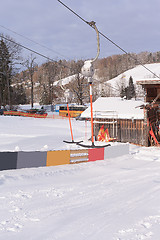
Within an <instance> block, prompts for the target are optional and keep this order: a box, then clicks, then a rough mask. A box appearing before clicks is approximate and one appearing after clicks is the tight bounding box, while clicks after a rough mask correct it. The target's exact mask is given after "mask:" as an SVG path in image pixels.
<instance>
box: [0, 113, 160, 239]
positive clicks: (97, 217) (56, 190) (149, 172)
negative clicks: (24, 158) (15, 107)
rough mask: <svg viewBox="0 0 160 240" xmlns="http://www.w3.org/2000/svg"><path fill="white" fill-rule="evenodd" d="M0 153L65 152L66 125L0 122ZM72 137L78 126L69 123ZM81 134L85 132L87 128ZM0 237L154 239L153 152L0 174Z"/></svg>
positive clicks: (158, 165) (135, 150) (158, 223)
mask: <svg viewBox="0 0 160 240" xmlns="http://www.w3.org/2000/svg"><path fill="white" fill-rule="evenodd" d="M0 123H1V124H0V142H1V143H0V150H1V151H4V150H10V151H15V150H16V149H20V150H25V151H27V150H28V151H29V150H45V149H46V150H53V149H60V148H63V149H65V148H67V146H66V145H65V144H64V143H63V140H64V139H65V140H66V139H68V140H69V139H70V133H69V126H68V121H66V120H53V119H32V118H19V117H3V116H2V117H0ZM73 129H74V134H75V137H76V139H79V138H81V137H83V138H84V137H85V124H84V122H77V121H73ZM88 134H89V130H88ZM0 239H1V240H6V239H7V240H21V239H23V240H30V239H31V240H32V239H33V240H144V239H146V240H148V239H152V240H160V149H159V148H156V147H152V148H145V147H137V146H134V145H130V154H129V155H125V156H123V157H119V158H114V159H106V160H104V161H97V162H90V163H81V164H79V165H78V164H77V165H63V166H54V167H43V168H33V169H19V170H10V171H1V172H0Z"/></svg>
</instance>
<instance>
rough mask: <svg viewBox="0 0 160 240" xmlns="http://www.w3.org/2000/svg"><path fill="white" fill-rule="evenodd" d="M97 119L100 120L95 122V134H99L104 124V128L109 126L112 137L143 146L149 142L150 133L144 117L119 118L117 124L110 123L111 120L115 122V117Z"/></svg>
mask: <svg viewBox="0 0 160 240" xmlns="http://www.w3.org/2000/svg"><path fill="white" fill-rule="evenodd" d="M95 120H96V121H97V122H99V123H95V124H94V134H95V136H97V135H98V132H99V129H100V128H101V126H102V125H104V129H106V128H108V132H109V135H110V137H111V138H116V139H117V141H119V142H123V143H125V142H129V143H134V144H138V145H143V146H147V144H148V140H147V139H148V134H147V129H146V124H145V123H144V119H117V120H116V121H117V123H116V124H109V122H113V119H105V120H104V119H95ZM105 121H106V122H107V123H105ZM100 122H102V123H100Z"/></svg>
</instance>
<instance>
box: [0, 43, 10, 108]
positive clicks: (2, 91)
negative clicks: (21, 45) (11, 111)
mask: <svg viewBox="0 0 160 240" xmlns="http://www.w3.org/2000/svg"><path fill="white" fill-rule="evenodd" d="M10 85H11V61H10V54H9V50H8V47H7V45H6V43H5V42H4V41H3V39H1V40H0V106H1V105H2V106H5V105H6V104H8V105H11V87H10Z"/></svg>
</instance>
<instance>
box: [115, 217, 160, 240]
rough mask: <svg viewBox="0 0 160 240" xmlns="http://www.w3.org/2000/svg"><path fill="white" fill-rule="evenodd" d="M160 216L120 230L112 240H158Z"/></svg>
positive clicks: (147, 218) (148, 218)
mask: <svg viewBox="0 0 160 240" xmlns="http://www.w3.org/2000/svg"><path fill="white" fill-rule="evenodd" d="M159 228H160V215H155V216H149V217H146V218H144V219H142V220H141V221H139V222H138V223H136V224H135V225H134V226H132V227H130V228H126V229H121V230H119V232H118V233H117V236H116V237H115V238H114V240H147V239H152V240H153V239H154V240H159V239H160V236H159Z"/></svg>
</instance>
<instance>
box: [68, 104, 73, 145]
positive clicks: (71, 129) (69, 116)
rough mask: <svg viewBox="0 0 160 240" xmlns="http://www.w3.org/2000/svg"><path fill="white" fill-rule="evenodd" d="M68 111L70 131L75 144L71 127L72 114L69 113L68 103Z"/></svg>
mask: <svg viewBox="0 0 160 240" xmlns="http://www.w3.org/2000/svg"><path fill="white" fill-rule="evenodd" d="M67 111H68V119H69V125H70V131H71V137H72V142H74V140H73V132H72V125H71V118H70V113H69V106H68V103H67Z"/></svg>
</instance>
